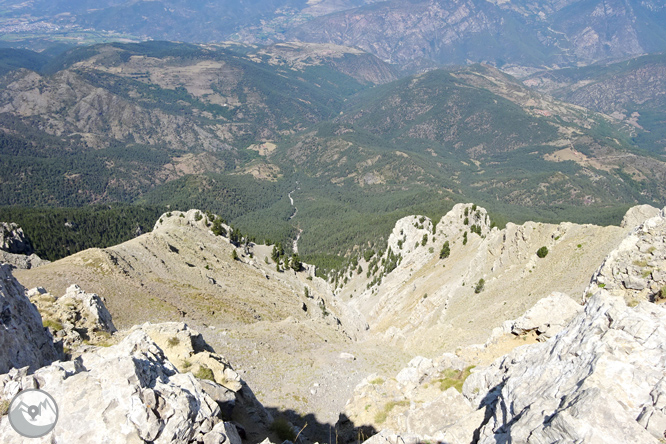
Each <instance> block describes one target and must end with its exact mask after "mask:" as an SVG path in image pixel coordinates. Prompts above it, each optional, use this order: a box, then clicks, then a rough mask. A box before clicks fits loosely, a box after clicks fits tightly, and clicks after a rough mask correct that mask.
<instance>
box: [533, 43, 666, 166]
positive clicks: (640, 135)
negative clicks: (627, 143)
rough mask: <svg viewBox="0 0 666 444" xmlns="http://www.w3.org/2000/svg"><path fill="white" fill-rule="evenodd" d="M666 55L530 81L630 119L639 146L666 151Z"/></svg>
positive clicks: (627, 122)
mask: <svg viewBox="0 0 666 444" xmlns="http://www.w3.org/2000/svg"><path fill="white" fill-rule="evenodd" d="M665 78H666V54H663V53H661V54H651V55H647V56H642V57H637V58H635V59H630V60H627V61H624V62H620V63H614V64H610V65H600V66H596V65H595V66H589V67H586V68H570V69H563V70H554V71H548V72H544V73H540V74H535V75H533V76H530V77H528V78H527V79H525V84H526V85H528V86H530V87H532V88H535V89H538V90H540V91H544V92H546V93H548V94H551V95H553V96H555V97H557V98H559V99H561V100H566V101H567V102H570V103H575V104H577V105H580V106H584V107H586V108H589V109H592V110H595V111H599V112H603V113H606V114H609V115H611V116H613V117H614V118H616V119H618V120H620V121H622V122H624V123H625V127H626V131H627V132H629V133H631V134H632V135H633V137H634V140H635V141H636V143H638V144H639V146H641V147H643V148H645V149H648V150H651V151H654V152H659V153H664V150H666V134H665V133H664V130H663V127H664V125H663V123H664V121H666V81H665V80H664V79H665Z"/></svg>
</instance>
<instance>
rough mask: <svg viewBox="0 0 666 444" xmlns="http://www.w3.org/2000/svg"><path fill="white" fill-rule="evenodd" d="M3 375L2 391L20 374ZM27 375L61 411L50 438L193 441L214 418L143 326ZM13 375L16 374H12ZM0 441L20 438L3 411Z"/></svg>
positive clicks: (194, 385)
mask: <svg viewBox="0 0 666 444" xmlns="http://www.w3.org/2000/svg"><path fill="white" fill-rule="evenodd" d="M19 376H21V375H14V376H12V375H6V376H4V377H2V378H0V383H2V387H1V388H2V390H3V392H4V394H5V395H6V396H11V395H13V393H11V392H10V393H8V391H12V390H16V388H17V382H20V383H21V386H22V387H25V379H26V377H25V376H21V377H20V378H19ZM30 378H32V380H33V381H34V383H35V385H36V386H38V387H39V388H40V389H42V390H45V391H46V392H48V393H49V394H51V395H52V396H53V398H54V399H55V401H56V403H57V404H58V407H59V409H60V411H61V412H66V414H61V415H60V418H59V420H58V424H57V425H56V427H55V429H54V430H53V432H51V433H50V434H49V435H47V436H45V437H43V438H40V439H36V440H34V441H35V442H36V443H51V442H71V443H75V442H105V443H109V444H112V443H129V442H137V443H139V442H153V443H155V444H159V443H195V442H197V440H198V439H199V438H201V437H203V436H205V434H206V433H209V432H210V431H211V430H212V429H213V428H214V425H215V424H217V423H218V422H219V419H218V415H219V413H220V410H219V407H218V406H217V404H216V403H215V401H213V400H212V399H211V398H210V397H209V396H208V395H206V393H205V392H204V391H203V389H202V387H201V384H200V383H199V382H198V381H197V379H196V378H194V377H193V376H192V374H190V373H185V374H181V373H178V371H177V369H176V368H175V367H174V366H173V365H172V364H171V363H170V362H169V361H168V360H167V358H166V356H165V355H164V353H163V352H162V350H161V349H160V348H159V347H158V346H157V344H156V343H155V342H154V341H153V340H152V339H151V338H150V336H149V335H148V334H147V333H146V332H144V331H141V330H134V331H132V332H131V333H130V334H129V335H128V336H127V337H126V338H125V339H124V340H123V341H121V342H120V343H119V344H117V345H115V346H112V347H108V348H105V347H101V348H97V349H95V350H92V351H88V352H86V353H83V354H82V355H81V356H80V357H79V358H78V359H77V360H76V361H71V362H55V363H53V364H51V365H49V366H47V367H43V368H41V369H39V370H37V371H36V372H35V373H34V375H32V376H31V377H30ZM17 379H18V381H17ZM0 442H3V443H7V444H11V443H21V442H24V441H23V439H22V438H21V437H20V436H18V435H17V434H16V433H15V432H14V431H13V430H12V429H11V426H10V424H9V421H8V419H7V417H2V418H0Z"/></svg>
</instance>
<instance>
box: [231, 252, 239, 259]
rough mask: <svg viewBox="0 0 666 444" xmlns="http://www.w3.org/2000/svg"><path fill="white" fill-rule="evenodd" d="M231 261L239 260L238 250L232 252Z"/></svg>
mask: <svg viewBox="0 0 666 444" xmlns="http://www.w3.org/2000/svg"><path fill="white" fill-rule="evenodd" d="M231 259H233V260H235V261H237V260H238V253H236V250H235V249H234V250H231Z"/></svg>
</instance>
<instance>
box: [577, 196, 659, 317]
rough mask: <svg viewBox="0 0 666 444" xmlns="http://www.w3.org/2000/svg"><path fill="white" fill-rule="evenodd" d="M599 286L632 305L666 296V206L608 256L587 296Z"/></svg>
mask: <svg viewBox="0 0 666 444" xmlns="http://www.w3.org/2000/svg"><path fill="white" fill-rule="evenodd" d="M598 288H605V289H606V290H608V291H609V292H610V293H611V294H613V295H616V296H621V297H623V298H625V299H626V300H627V301H628V302H630V303H632V304H635V303H638V302H639V301H642V300H651V301H659V300H662V299H666V208H665V209H663V210H661V211H660V212H659V213H658V214H657V215H656V216H654V217H651V218H650V219H647V220H646V221H644V222H643V223H642V224H641V225H639V226H638V227H636V228H635V229H634V230H633V231H632V232H631V233H630V234H629V236H627V237H626V238H625V239H624V240H623V241H622V243H621V244H620V245H619V246H618V248H617V249H615V250H613V251H612V252H611V253H610V254H609V255H608V256H607V257H606V259H604V261H603V263H602V264H601V266H600V267H599V268H598V269H597V271H596V272H595V273H594V275H593V276H592V280H591V281H590V285H589V286H588V287H587V289H586V290H585V295H586V296H589V295H591V294H593V293H595V292H596V290H597V289H598Z"/></svg>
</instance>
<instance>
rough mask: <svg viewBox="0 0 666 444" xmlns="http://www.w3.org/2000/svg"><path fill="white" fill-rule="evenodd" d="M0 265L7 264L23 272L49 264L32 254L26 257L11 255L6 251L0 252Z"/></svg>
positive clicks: (23, 255)
mask: <svg viewBox="0 0 666 444" xmlns="http://www.w3.org/2000/svg"><path fill="white" fill-rule="evenodd" d="M0 263H5V264H9V265H11V266H12V267H14V268H19V269H23V270H29V269H31V268H37V267H41V266H42V265H46V264H50V262H49V261H47V260H44V259H42V258H40V257H39V256H37V255H36V254H34V253H33V254H31V255H30V256H26V255H25V254H13V253H7V252H6V251H0Z"/></svg>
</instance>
